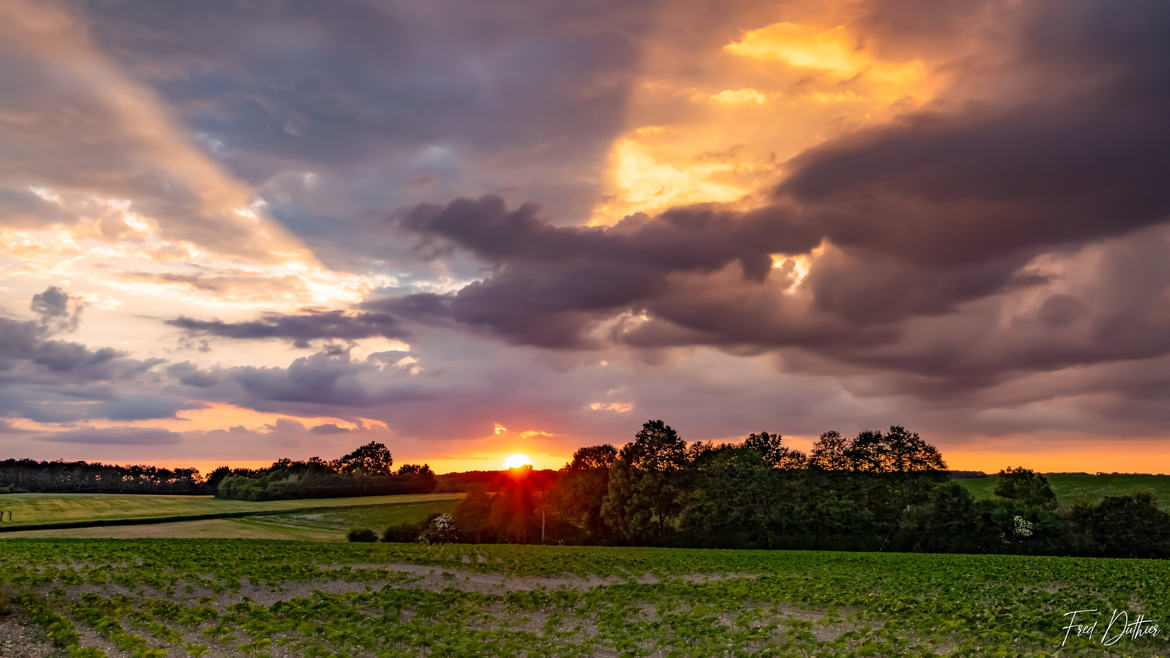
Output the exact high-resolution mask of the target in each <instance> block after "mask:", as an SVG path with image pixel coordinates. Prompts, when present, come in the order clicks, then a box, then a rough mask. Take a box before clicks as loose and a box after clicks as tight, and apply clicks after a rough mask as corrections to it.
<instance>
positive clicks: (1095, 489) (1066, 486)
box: [956, 473, 1170, 509]
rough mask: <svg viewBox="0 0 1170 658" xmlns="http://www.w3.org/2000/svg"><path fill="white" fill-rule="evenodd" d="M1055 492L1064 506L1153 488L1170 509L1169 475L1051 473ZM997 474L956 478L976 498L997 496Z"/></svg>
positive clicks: (1159, 498)
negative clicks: (983, 476)
mask: <svg viewBox="0 0 1170 658" xmlns="http://www.w3.org/2000/svg"><path fill="white" fill-rule="evenodd" d="M1045 477H1046V478H1047V479H1048V484H1049V485H1051V486H1052V492H1053V493H1055V494H1056V498H1057V500H1059V501H1060V503H1061V504H1062V505H1073V504H1075V503H1091V504H1096V503H1099V502H1101V500H1102V499H1103V498H1105V497H1106V496H1121V495H1125V494H1132V493H1134V492H1137V491H1150V492H1153V493H1154V496H1155V498H1157V500H1158V506H1159V507H1161V508H1162V509H1170V475H1148V474H1135V473H1102V474H1099V475H1089V474H1085V473H1069V474H1052V475H1046V476H1045ZM998 479H999V478H998V477H996V476H991V477H985V478H964V479H961V480H956V481H957V482H959V483H960V484H962V485H963V486H964V487H965V488H966V489H967V491H970V492H971V495H973V496H975V497H976V498H982V499H990V498H994V497H995V483H996V482H997V481H998Z"/></svg>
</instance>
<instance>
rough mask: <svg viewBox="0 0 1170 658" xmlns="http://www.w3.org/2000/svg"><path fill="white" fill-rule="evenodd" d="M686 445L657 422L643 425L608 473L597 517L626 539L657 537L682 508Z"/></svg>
mask: <svg viewBox="0 0 1170 658" xmlns="http://www.w3.org/2000/svg"><path fill="white" fill-rule="evenodd" d="M686 466H687V447H686V442H684V441H683V440H682V439H681V438H679V436H678V432H675V431H674V429H673V428H672V427H670V426H669V425H667V424H665V423H663V422H662V421H661V420H652V421H648V422H646V423H645V424H644V425H642V429H641V430H639V431H638V433H637V434H636V435H635V436H634V441H633V443H628V444H626V445H625V446H623V447H622V449H621V452H620V453H619V454H618V458H617V459H616V460H614V463H613V465H612V466H611V467H610V473H609V478H610V479H609V491H608V493H607V495H606V497H605V502H604V503H603V505H602V510H601V514H602V518H603V519H605V522H606V523H607V524H609V526H610V527H611V528H614V529H615V530H618V531H619V532H621V533H622V534H623V535H624V536H625V537H626V538H628V539H635V538H637V539H641V540H651V541H662V540H663V539H664V538H665V537H666V534H667V527H668V525H669V524H670V521H671V519H672V518H674V517H675V516H676V515H677V514H678V512H679V511H680V510H681V509H682V505H683V502H684V501H683V494H684V485H685V480H686V473H685V472H684V468H685V467H686Z"/></svg>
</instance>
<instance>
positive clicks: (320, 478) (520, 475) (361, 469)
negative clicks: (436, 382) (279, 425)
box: [0, 420, 1170, 557]
mask: <svg viewBox="0 0 1170 658" xmlns="http://www.w3.org/2000/svg"><path fill="white" fill-rule="evenodd" d="M393 465H394V462H393V458H392V456H391V454H390V451H389V449H387V448H386V446H384V445H382V444H380V443H369V444H366V445H364V446H361V447H359V448H357V449H356V450H354V451H353V452H350V453H348V454H346V455H343V456H342V457H340V458H339V459H336V460H329V461H326V460H323V459H320V458H317V457H314V458H311V459H309V460H307V461H294V460H291V459H280V460H278V461H276V462H274V463H273V464H272V465H271V466H269V467H267V468H260V469H233V468H229V467H226V466H224V467H220V468H218V469H215V470H214V471H212V472H211V473H210V474H208V476H207V477H206V478H203V477H200V475H199V473H198V471H196V470H195V469H175V470H168V469H161V468H155V467H150V466H110V465H105V464H90V463H86V462H60V461H58V462H38V461H32V460H12V459H9V460H6V461H3V462H0V492H19V491H33V492H106V493H170V494H175V493H180V494H183V493H191V494H195V493H201V494H208V493H214V494H215V495H216V496H217V497H220V498H229V499H239V500H272V499H281V498H322V497H332V496H359V495H379V494H394V493H428V492H432V491H462V492H467V494H468V495H467V496H465V497H464V498H463V499H462V500H461V501H460V502H459V504H458V505H457V506H456V508H455V510H454V511H453V512H452V513H451V514H449V515H448V514H443V515H434V516H432V518H430V519H427V520H426V521H425V522H423V523H419V524H407V525H400V526H394V527H390V528H386V529H384V530H383V531H382V532H381V538H382V540H383V541H434V542H505V543H565V544H600V545H655V546H693V547H711V548H802V549H841V550H873V551H925V552H962V553H1025V554H1048V555H1108V556H1125V557H1167V556H1170V514H1167V513H1166V512H1165V511H1163V510H1162V509H1160V508H1159V507H1158V505H1157V502H1156V500H1155V498H1154V496H1153V495H1152V494H1150V493H1135V494H1130V495H1122V496H1106V497H1105V498H1104V500H1101V501H1100V502H1098V503H1096V504H1088V503H1077V504H1073V505H1070V506H1066V505H1061V504H1059V501H1058V500H1057V498H1056V495H1055V494H1054V493H1053V491H1052V488H1051V487H1050V486H1049V484H1048V480H1047V479H1046V478H1045V477H1044V475H1041V474H1039V473H1034V472H1032V471H1030V470H1028V469H1023V468H1017V469H1010V468H1009V469H1006V470H1004V471H1001V472H1000V473H999V477H998V478H997V480H996V483H995V490H994V494H995V497H994V498H992V499H987V500H983V499H981V500H976V499H975V498H974V497H973V496H972V495H971V493H970V492H969V491H968V490H967V489H966V488H964V487H963V486H961V485H960V484H959V483H957V482H955V481H954V479H956V478H960V477H979V476H982V475H983V474H982V473H977V472H951V471H948V470H947V469H946V464H945V462H944V460H943V457H942V455H941V454H940V452H939V451H938V450H937V449H936V448H935V447H934V446H932V445H931V444H929V443H927V442H926V441H924V440H923V439H922V438H921V437H920V436H919V435H918V433H916V432H911V431H908V430H907V429H906V428H904V427H900V426H893V427H890V428H889V430H888V431H884V432H881V431H865V432H861V433H859V434H857V435H856V436H853V437H846V436H843V435H841V434H839V433H837V432H825V433H824V434H822V435H821V436H820V438H819V439H818V440H817V441H816V443H815V444H814V445H813V447H812V449H811V451H810V452H809V453H808V454H807V455H806V454H804V453H802V452H800V451H798V450H794V449H791V448H789V447H788V446H786V445H784V442H783V439H782V437H781V436H780V435H779V434H771V433H768V432H759V433H754V434H750V435H748V436H747V437H746V438H745V439H744V440H743V441H741V442H738V443H719V444H713V443H709V442H697V443H690V444H688V443H687V442H686V441H684V440H683V439H682V438H681V437H680V436H679V435H678V433H677V432H676V431H675V430H674V429H673V428H671V427H670V426H669V425H667V424H665V423H664V422H662V421H661V420H652V421H649V422H647V423H645V424H644V425H643V426H642V428H641V430H639V431H638V432H637V434H636V435H635V437H634V440H633V441H632V442H630V443H627V444H626V445H624V446H622V447H621V448H617V447H615V446H613V445H610V444H603V445H596V446H588V447H583V448H580V449H579V450H577V451H576V453H574V455H573V458H572V460H571V461H570V462H569V463H568V464H566V465H565V466H564V468H562V469H560V470H556V471H553V470H541V471H537V470H533V469H532V468H531V467H525V468H521V469H511V470H509V471H472V472H467V473H452V474H446V475H442V476H436V475H435V473H434V472H432V471H431V469H430V468H429V467H428V466H427V465H425V464H423V465H417V464H406V465H403V466H400V467H398V468H397V469H394V468H392V467H393ZM350 536H351V539H353V540H355V541H376V540H377V539H378V538H379V535H378V533H376V532H375V531H374V530H373V529H360V528H357V529H354V531H353V532H351V535H350Z"/></svg>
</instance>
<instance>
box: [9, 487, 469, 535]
mask: <svg viewBox="0 0 1170 658" xmlns="http://www.w3.org/2000/svg"><path fill="white" fill-rule="evenodd" d="M395 498H405V499H407V500H405V501H403V502H399V501H392V502H382V503H380V504H377V505H372V504H369V503H364V504H361V505H360V506H355V507H331V508H330V507H326V508H320V507H315V508H309V509H306V510H302V511H298V512H288V513H283V514H264V515H258V516H246V517H242V518H228V519H201V520H198V521H172V522H166V523H150V524H134V525H103V526H92V527H88V528H60V529H54V530H17V531H13V532H4V533H0V541H3V540H4V539H8V538H14V537H40V538H49V539H52V538H66V537H79V538H114V539H139V538H145V537H169V538H200V537H207V538H240V539H300V540H307V541H345V533H346V531H347V530H349V529H350V528H352V527H354V526H359V527H362V528H370V529H372V530H374V531H376V532H378V533H381V531H382V530H385V529H386V527H387V526H391V525H398V524H401V523H417V522H419V521H422V520H424V519H426V518H427V517H428V516H429V515H431V514H433V513H435V512H450V511H451V510H452V509H454V507H455V504H456V503H457V502H458V498H457V497H451V496H449V495H440V496H436V497H435V498H434V499H432V500H424V501H417V499H418V496H396V497H395ZM332 500H337V499H332ZM350 500H365V499H361V498H359V499H350ZM416 501H417V502H416ZM304 502H305V503H306V504H312V505H315V504H316V503H319V502H321V501H320V500H311V501H304Z"/></svg>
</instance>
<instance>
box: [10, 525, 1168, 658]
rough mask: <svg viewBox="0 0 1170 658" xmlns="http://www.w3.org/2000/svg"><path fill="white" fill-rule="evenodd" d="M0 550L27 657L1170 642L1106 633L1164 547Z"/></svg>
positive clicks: (13, 636)
mask: <svg viewBox="0 0 1170 658" xmlns="http://www.w3.org/2000/svg"><path fill="white" fill-rule="evenodd" d="M0 546H2V550H0V589H2V590H3V591H5V592H6V593H7V595H8V597H9V598H10V599H11V600H12V607H13V613H12V614H10V615H9V616H8V617H6V618H0V625H3V627H4V628H3V630H5V634H4V637H5V638H6V639H4V640H0V654H3V655H10V654H8V653H5V649H6V648H8V649H9V650H11V648H12V646H16V645H14V644H13V643H15V642H18V643H19V646H21V647H23V648H24V649H26V651H25V652H24V653H21V654H19V655H52V654H53V653H54V652H56V653H58V654H60V655H75V656H78V655H80V656H101V655H108V656H164V655H171V656H183V655H189V656H201V655H257V656H284V655H298V656H300V655H304V656H358V655H371V656H373V655H376V656H397V655H418V654H429V655H473V654H474V655H484V654H490V655H515V654H522V653H527V654H529V655H594V654H601V655H630V656H637V655H694V656H709V655H745V654H749V653H751V654H763V655H783V656H790V655H877V656H888V655H933V654H943V653H945V654H953V655H972V656H974V655H979V656H988V655H1003V656H1007V655H1012V656H1014V655H1051V654H1052V653H1054V652H1056V651H1057V650H1062V653H1065V654H1069V655H1108V654H1109V653H1113V654H1116V655H1139V656H1142V655H1164V654H1165V653H1166V652H1167V649H1168V648H1170V647H1167V644H1166V643H1167V639H1166V638H1167V636H1166V634H1165V633H1162V632H1160V633H1159V635H1158V636H1156V637H1149V636H1146V637H1139V638H1134V637H1130V636H1125V637H1119V638H1118V639H1117V641H1116V643H1115V644H1113V645H1112V646H1102V644H1101V642H1100V637H1101V635H1102V634H1103V633H1104V629H1105V626H1106V625H1107V624H1108V618H1109V614H1108V611H1111V610H1113V609H1114V608H1117V609H1119V610H1127V611H1129V614H1130V621H1131V622H1133V621H1135V619H1136V615H1137V614H1138V613H1139V612H1140V613H1142V614H1144V615H1145V617H1146V618H1147V619H1152V620H1164V619H1167V618H1170V594H1168V593H1167V591H1166V589H1165V583H1166V582H1167V581H1168V580H1170V563H1167V562H1165V561H1157V560H1113V559H1091V558H1085V559H1078V558H1051V557H1023V556H1006V555H979V556H974V555H931V554H917V555H913V554H898V553H843V552H830V551H822V552H815V551H746V550H700V549H664V548H602V547H558V546H516V545H466V544H460V545H420V544H320V543H307V542H270V541H253V540H181V539H171V540H33V539H11V540H7V541H5V542H3V544H2V545H0ZM1086 609H1097V610H1100V611H1104V612H1103V615H1104V616H1103V617H1099V619H1100V620H1101V621H1100V623H1099V625H1098V627H1097V629H1096V631H1095V634H1094V636H1092V637H1084V636H1082V637H1076V636H1075V634H1074V635H1073V636H1071V637H1069V638H1068V639H1067V644H1066V645H1065V646H1064V647H1063V649H1062V647H1061V643H1062V640H1064V634H1065V631H1064V626H1065V625H1066V623H1067V618H1066V617H1065V616H1064V614H1065V613H1066V612H1069V611H1072V610H1086ZM1086 616H1087V615H1084V614H1082V618H1084V617H1086ZM1084 621H1091V620H1090V619H1084ZM1143 628H1148V625H1146V626H1143ZM1119 631H1120V626H1115V627H1114V628H1113V629H1112V630H1110V631H1109V636H1110V637H1111V638H1112V637H1113V636H1115V635H1117V634H1118V632H1119ZM3 642H7V643H8V646H7V647H6V646H5V645H4V644H2V643H3Z"/></svg>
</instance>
